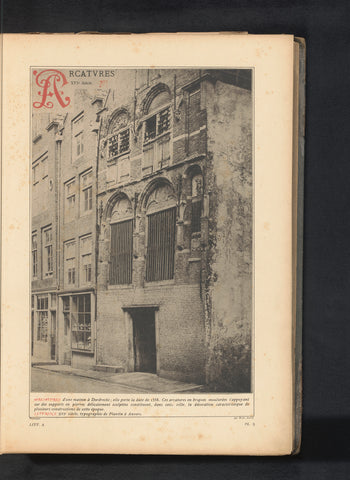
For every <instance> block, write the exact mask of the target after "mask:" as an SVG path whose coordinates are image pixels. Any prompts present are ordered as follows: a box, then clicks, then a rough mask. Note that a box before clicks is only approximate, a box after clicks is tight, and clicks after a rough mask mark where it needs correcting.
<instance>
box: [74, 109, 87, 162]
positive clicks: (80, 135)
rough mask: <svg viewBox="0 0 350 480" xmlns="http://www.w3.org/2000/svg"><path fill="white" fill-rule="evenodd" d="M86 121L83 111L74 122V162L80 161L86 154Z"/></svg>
mask: <svg viewBox="0 0 350 480" xmlns="http://www.w3.org/2000/svg"><path fill="white" fill-rule="evenodd" d="M84 119H85V117H84V111H82V112H80V113H79V114H78V115H76V116H75V117H74V118H73V120H72V138H73V142H72V159H73V160H74V161H75V160H79V159H80V158H81V157H82V156H83V154H84ZM78 140H79V141H78ZM78 146H79V148H78ZM78 150H79V152H78Z"/></svg>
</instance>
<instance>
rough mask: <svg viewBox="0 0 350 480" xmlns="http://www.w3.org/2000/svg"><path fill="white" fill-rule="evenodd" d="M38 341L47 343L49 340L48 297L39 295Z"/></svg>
mask: <svg viewBox="0 0 350 480" xmlns="http://www.w3.org/2000/svg"><path fill="white" fill-rule="evenodd" d="M37 315H38V323H37V340H38V341H39V342H47V339H48V316H49V308H48V295H38V297H37Z"/></svg>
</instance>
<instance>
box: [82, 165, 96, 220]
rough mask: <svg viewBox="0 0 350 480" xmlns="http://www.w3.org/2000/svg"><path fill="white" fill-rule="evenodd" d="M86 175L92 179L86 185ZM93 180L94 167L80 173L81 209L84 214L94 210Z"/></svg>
mask: <svg viewBox="0 0 350 480" xmlns="http://www.w3.org/2000/svg"><path fill="white" fill-rule="evenodd" d="M86 177H89V178H90V180H89V182H88V183H87V184H86V185H84V178H86ZM92 181H93V178H92V169H89V170H87V171H86V172H84V173H81V174H80V191H81V200H80V211H81V214H82V215H86V214H88V213H91V212H92V208H93V205H92V203H93V202H92ZM86 207H87V208H86Z"/></svg>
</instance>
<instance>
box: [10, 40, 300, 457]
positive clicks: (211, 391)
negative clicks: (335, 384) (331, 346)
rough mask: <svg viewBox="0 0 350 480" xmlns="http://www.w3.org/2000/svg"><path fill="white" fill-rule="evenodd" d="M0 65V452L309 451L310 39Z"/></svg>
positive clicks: (118, 45) (46, 57)
mask: <svg viewBox="0 0 350 480" xmlns="http://www.w3.org/2000/svg"><path fill="white" fill-rule="evenodd" d="M2 58H3V63H2V70H3V84H2V281H1V286H2V315H1V322H2V323H1V451H2V452H31V453H46V452H47V453H53V452H55V453H154V454H229V455H231V454H232V455H238V454H239V455H241V454H249V455H261V454H268V455H280V454H290V453H293V452H294V453H295V452H296V451H297V450H298V448H299V444H300V438H301V437H300V435H301V433H300V416H301V403H300V396H301V386H300V378H301V374H300V366H301V336H300V335H301V293H300V292H301V260H302V245H301V233H302V230H301V225H302V183H303V172H302V165H303V138H304V137H303V135H304V133H303V115H304V84H305V80H304V66H305V45H304V43H303V41H302V40H296V39H295V38H294V37H293V36H290V35H278V36H277V35H272V36H255V35H247V34H239V35H238V34H229V33H222V34H220V33H219V34H150V35H98V34H94V35H91V34H82V35H73V34H70V35H68V34H67V35H4V37H3V51H2Z"/></svg>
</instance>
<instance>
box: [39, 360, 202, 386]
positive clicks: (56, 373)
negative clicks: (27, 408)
mask: <svg viewBox="0 0 350 480" xmlns="http://www.w3.org/2000/svg"><path fill="white" fill-rule="evenodd" d="M31 382H32V391H33V392H51V393H60V392H61V393H141V392H142V393H188V392H192V393H200V391H203V390H202V386H201V385H196V384H193V383H184V382H180V381H177V380H170V379H165V378H161V377H158V376H157V375H155V374H151V373H146V372H128V373H113V372H101V371H96V370H82V369H77V368H72V367H71V366H68V365H57V364H46V365H39V364H38V365H35V366H33V367H32V378H31Z"/></svg>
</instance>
